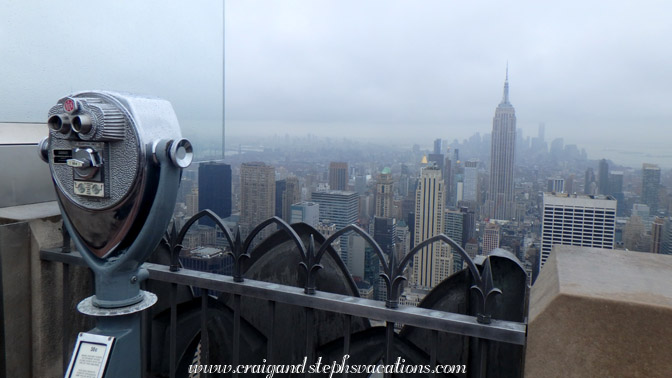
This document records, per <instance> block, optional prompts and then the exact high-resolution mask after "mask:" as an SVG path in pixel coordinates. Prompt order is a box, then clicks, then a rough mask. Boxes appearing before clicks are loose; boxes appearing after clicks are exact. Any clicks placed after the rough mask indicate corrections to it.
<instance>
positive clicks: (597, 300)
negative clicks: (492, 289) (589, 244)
mask: <svg viewBox="0 0 672 378" xmlns="http://www.w3.org/2000/svg"><path fill="white" fill-rule="evenodd" d="M670 356H672V256H668V255H656V254H650V253H640V252H626V251H615V250H605V249H598V248H586V247H574V246H555V247H554V248H553V252H552V253H551V256H550V259H549V260H548V261H547V263H546V265H545V266H544V268H543V269H542V270H541V272H540V275H539V277H538V279H537V281H536V283H535V285H534V286H533V287H532V291H531V294H530V311H529V325H528V336H527V348H526V360H525V376H526V377H534V378H537V377H669V376H670V374H672V358H670Z"/></svg>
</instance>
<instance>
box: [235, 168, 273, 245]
mask: <svg viewBox="0 0 672 378" xmlns="http://www.w3.org/2000/svg"><path fill="white" fill-rule="evenodd" d="M273 215H275V168H273V167H272V166H270V165H266V164H264V163H261V162H252V163H243V164H241V165H240V225H241V228H242V229H243V233H244V237H245V236H247V234H248V233H249V232H250V231H252V229H253V228H254V227H256V226H257V225H258V224H259V223H261V222H263V221H264V220H266V219H268V218H271V217H273ZM267 230H268V231H267ZM267 230H264V232H263V233H262V235H261V238H264V237H265V236H267V235H270V232H271V229H270V228H269V229H267Z"/></svg>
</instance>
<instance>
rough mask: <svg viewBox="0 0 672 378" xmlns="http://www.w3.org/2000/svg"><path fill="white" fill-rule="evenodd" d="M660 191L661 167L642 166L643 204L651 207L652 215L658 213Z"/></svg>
mask: <svg viewBox="0 0 672 378" xmlns="http://www.w3.org/2000/svg"><path fill="white" fill-rule="evenodd" d="M659 189H660V167H658V166H657V165H655V164H648V163H644V164H643V165H642V203H644V204H646V205H649V211H650V212H651V214H655V213H656V211H658V190H659Z"/></svg>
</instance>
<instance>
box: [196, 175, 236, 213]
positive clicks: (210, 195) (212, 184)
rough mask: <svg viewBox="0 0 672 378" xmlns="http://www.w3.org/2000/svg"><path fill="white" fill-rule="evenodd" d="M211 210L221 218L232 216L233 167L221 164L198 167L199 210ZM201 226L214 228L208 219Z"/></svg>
mask: <svg viewBox="0 0 672 378" xmlns="http://www.w3.org/2000/svg"><path fill="white" fill-rule="evenodd" d="M204 209H210V210H212V211H214V212H215V214H217V215H218V216H219V217H220V218H222V219H223V218H228V217H230V216H231V166H230V165H228V164H224V163H220V162H207V163H201V164H199V166H198V210H199V211H201V210H204ZM199 224H202V225H206V226H214V225H215V223H214V222H213V221H211V220H210V219H208V218H202V219H201V220H200V221H199Z"/></svg>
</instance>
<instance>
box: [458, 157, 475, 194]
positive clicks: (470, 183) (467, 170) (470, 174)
mask: <svg viewBox="0 0 672 378" xmlns="http://www.w3.org/2000/svg"><path fill="white" fill-rule="evenodd" d="M463 180H464V184H463V187H462V188H463V189H462V200H463V201H470V202H474V203H476V201H477V200H478V160H468V161H465V162H464V176H463Z"/></svg>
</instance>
